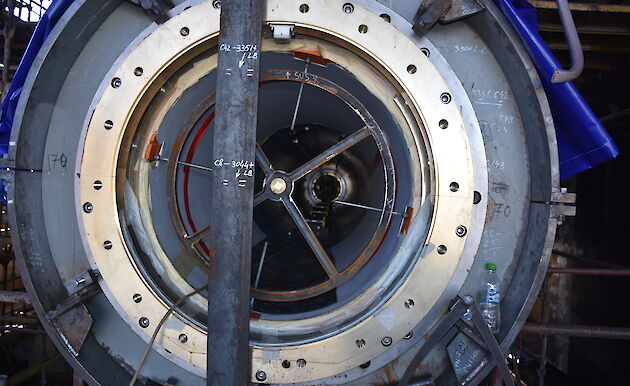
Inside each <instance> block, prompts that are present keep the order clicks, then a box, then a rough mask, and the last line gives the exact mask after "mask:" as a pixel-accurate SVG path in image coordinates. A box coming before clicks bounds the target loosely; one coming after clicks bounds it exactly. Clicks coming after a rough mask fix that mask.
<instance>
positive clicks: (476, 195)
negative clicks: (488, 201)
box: [473, 190, 481, 205]
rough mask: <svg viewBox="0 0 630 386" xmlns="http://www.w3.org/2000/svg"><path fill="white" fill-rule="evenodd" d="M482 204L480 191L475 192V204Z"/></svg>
mask: <svg viewBox="0 0 630 386" xmlns="http://www.w3.org/2000/svg"><path fill="white" fill-rule="evenodd" d="M480 202H481V193H479V192H478V191H476V190H475V193H473V204H475V205H476V204H479V203H480Z"/></svg>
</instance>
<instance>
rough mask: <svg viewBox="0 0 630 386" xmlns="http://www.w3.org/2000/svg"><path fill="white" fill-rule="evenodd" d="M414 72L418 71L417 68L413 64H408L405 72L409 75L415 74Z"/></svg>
mask: <svg viewBox="0 0 630 386" xmlns="http://www.w3.org/2000/svg"><path fill="white" fill-rule="evenodd" d="M416 71H418V68H417V67H416V66H414V65H413V64H410V65H408V66H407V72H408V73H410V74H415V73H416Z"/></svg>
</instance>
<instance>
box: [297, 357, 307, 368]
mask: <svg viewBox="0 0 630 386" xmlns="http://www.w3.org/2000/svg"><path fill="white" fill-rule="evenodd" d="M297 365H298V367H306V359H302V358H300V359H298V360H297Z"/></svg>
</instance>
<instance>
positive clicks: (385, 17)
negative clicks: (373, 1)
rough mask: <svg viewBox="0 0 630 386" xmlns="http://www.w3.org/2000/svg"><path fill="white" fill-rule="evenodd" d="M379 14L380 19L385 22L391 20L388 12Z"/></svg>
mask: <svg viewBox="0 0 630 386" xmlns="http://www.w3.org/2000/svg"><path fill="white" fill-rule="evenodd" d="M380 16H381V19H383V20H385V21H386V22H388V23H391V22H392V18H391V16H389V15H388V14H386V13H381V15H380Z"/></svg>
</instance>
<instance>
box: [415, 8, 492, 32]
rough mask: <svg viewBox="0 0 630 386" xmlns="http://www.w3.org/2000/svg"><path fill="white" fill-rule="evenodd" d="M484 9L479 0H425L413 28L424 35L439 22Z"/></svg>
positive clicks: (470, 14) (444, 22)
mask: <svg viewBox="0 0 630 386" xmlns="http://www.w3.org/2000/svg"><path fill="white" fill-rule="evenodd" d="M484 9H485V8H484V7H483V5H481V4H480V3H479V2H478V1H477V0H424V1H423V3H422V5H421V6H420V8H419V9H418V12H417V13H416V16H415V17H414V23H413V30H414V31H415V32H416V33H417V34H420V35H424V34H426V33H428V32H429V30H431V28H433V26H434V25H435V23H437V22H439V23H440V24H447V23H451V22H454V21H458V20H461V19H464V18H466V17H468V16H472V15H474V14H476V13H479V12H481V11H483V10H484Z"/></svg>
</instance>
